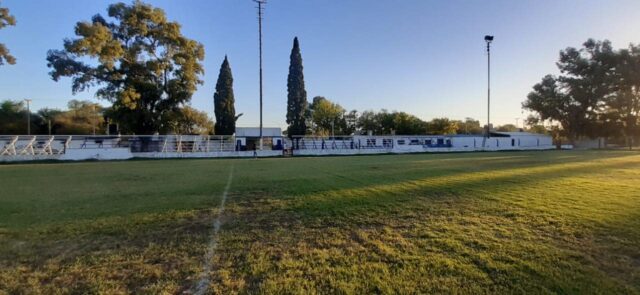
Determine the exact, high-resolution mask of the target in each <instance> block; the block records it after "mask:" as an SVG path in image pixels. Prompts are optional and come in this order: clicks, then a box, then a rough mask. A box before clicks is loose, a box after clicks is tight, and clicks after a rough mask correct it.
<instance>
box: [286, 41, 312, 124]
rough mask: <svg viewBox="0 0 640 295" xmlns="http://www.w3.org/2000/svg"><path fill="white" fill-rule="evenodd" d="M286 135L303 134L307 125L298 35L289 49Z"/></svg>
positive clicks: (305, 96)
mask: <svg viewBox="0 0 640 295" xmlns="http://www.w3.org/2000/svg"><path fill="white" fill-rule="evenodd" d="M287 93H288V94H287V124H289V127H288V128H287V135H289V137H292V136H296V135H305V134H306V131H307V125H306V120H305V114H306V109H307V91H306V90H305V87H304V74H303V67H302V54H301V53H300V44H299V43H298V37H295V38H294V39H293V48H292V49H291V56H290V64H289V76H288V78H287Z"/></svg>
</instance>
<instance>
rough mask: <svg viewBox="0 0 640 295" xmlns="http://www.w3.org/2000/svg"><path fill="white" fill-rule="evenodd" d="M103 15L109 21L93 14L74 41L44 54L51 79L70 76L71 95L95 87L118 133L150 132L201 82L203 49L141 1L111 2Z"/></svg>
mask: <svg viewBox="0 0 640 295" xmlns="http://www.w3.org/2000/svg"><path fill="white" fill-rule="evenodd" d="M108 16H109V17H111V18H113V19H114V20H113V21H110V22H109V21H107V20H106V19H105V18H104V17H102V16H101V15H96V16H94V17H93V18H92V20H91V21H90V22H86V21H84V22H78V23H77V24H76V27H75V34H76V36H78V38H76V39H72V40H69V39H67V40H65V41H64V50H50V51H49V52H48V54H47V61H48V66H49V67H50V68H52V71H51V72H50V75H51V78H52V79H53V80H54V81H59V80H60V78H62V77H71V78H72V91H73V93H74V94H75V93H77V92H80V91H84V90H87V89H89V88H90V87H94V86H100V87H101V88H99V89H98V90H97V92H96V96H97V97H98V98H101V99H105V100H107V101H110V102H112V104H113V105H112V116H111V118H112V119H114V120H116V121H117V122H119V123H120V126H121V129H123V130H124V131H125V132H133V133H138V134H151V133H154V132H156V131H158V130H160V129H161V127H162V118H163V117H164V116H163V115H164V114H165V113H167V112H172V111H176V109H177V108H178V107H179V106H180V105H182V104H184V103H187V102H189V100H190V99H191V96H192V94H193V92H194V91H195V90H196V87H197V85H199V84H202V81H201V80H200V79H199V75H202V74H203V73H204V70H203V68H202V65H201V64H200V62H201V61H202V60H203V59H204V48H203V46H202V44H200V43H198V42H196V41H194V40H191V39H188V38H186V37H184V36H183V35H182V33H181V32H180V24H178V23H177V22H170V21H168V20H167V18H166V16H165V13H164V11H163V10H161V9H159V8H154V7H152V6H151V5H148V4H145V3H143V2H141V1H135V2H133V3H132V4H131V5H127V4H124V3H117V4H112V5H110V6H109V8H108ZM87 58H89V59H93V60H94V61H91V62H88V61H86V59H87Z"/></svg>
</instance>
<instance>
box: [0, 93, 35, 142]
mask: <svg viewBox="0 0 640 295" xmlns="http://www.w3.org/2000/svg"><path fill="white" fill-rule="evenodd" d="M27 114H28V113H27V108H26V107H25V106H24V103H23V102H21V101H12V100H5V101H2V103H0V134H7V135H20V134H27ZM35 121H37V116H32V117H31V127H32V128H31V130H35V128H34V127H36V124H34V122H35Z"/></svg>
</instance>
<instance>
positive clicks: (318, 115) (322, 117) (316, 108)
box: [310, 96, 348, 135]
mask: <svg viewBox="0 0 640 295" xmlns="http://www.w3.org/2000/svg"><path fill="white" fill-rule="evenodd" d="M310 110H311V117H312V122H313V127H314V133H315V134H316V135H330V134H331V132H332V131H333V132H334V134H335V135H345V134H348V133H346V132H347V121H346V119H345V112H346V111H345V109H344V108H342V106H340V105H339V104H337V103H333V102H331V101H329V100H328V99H326V98H324V97H322V96H316V97H314V98H313V103H312V104H311V106H310Z"/></svg>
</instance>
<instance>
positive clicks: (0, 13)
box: [0, 7, 16, 66]
mask: <svg viewBox="0 0 640 295" xmlns="http://www.w3.org/2000/svg"><path fill="white" fill-rule="evenodd" d="M15 25H16V18H15V17H14V16H13V15H11V14H9V8H6V7H0V29H3V28H5V27H7V26H15ZM5 63H8V64H10V65H13V64H15V63H16V58H15V57H13V55H11V54H10V53H9V49H8V48H7V46H6V45H4V44H3V43H0V66H1V65H4V64H5Z"/></svg>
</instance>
